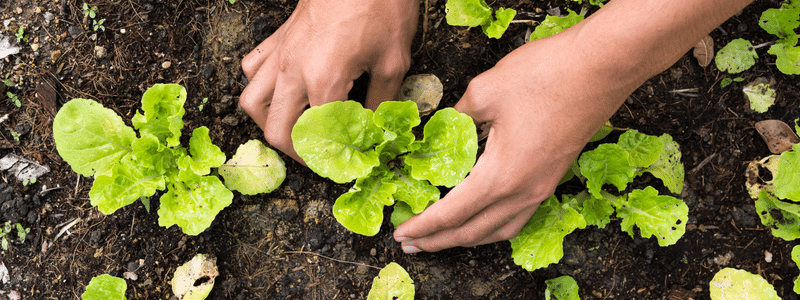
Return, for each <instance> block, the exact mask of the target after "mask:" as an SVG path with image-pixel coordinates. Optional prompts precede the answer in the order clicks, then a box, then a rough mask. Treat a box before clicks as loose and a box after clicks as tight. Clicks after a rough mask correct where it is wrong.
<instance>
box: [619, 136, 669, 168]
mask: <svg viewBox="0 0 800 300" xmlns="http://www.w3.org/2000/svg"><path fill="white" fill-rule="evenodd" d="M617 144H619V146H620V147H622V149H625V151H628V162H630V164H631V165H633V166H636V167H648V166H650V165H652V164H653V163H655V162H656V160H658V158H659V157H660V156H661V152H662V151H663V150H664V143H663V142H662V141H661V140H660V139H659V138H658V137H655V136H652V135H647V134H644V133H639V132H638V131H636V130H634V129H629V130H628V131H625V133H623V134H622V135H621V136H620V137H619V142H617Z"/></svg>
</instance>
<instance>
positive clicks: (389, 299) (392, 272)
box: [367, 263, 414, 300]
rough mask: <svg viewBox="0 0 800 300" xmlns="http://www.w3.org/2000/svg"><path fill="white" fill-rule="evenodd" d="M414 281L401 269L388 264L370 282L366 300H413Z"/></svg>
mask: <svg viewBox="0 0 800 300" xmlns="http://www.w3.org/2000/svg"><path fill="white" fill-rule="evenodd" d="M413 299H414V280H412V279H411V276H410V275H408V272H406V270H405V269H403V267H401V266H400V265H398V264H397V263H390V264H388V265H386V267H383V269H381V272H380V273H378V276H377V277H375V279H374V280H373V281H372V288H371V289H370V290H369V295H367V300H413Z"/></svg>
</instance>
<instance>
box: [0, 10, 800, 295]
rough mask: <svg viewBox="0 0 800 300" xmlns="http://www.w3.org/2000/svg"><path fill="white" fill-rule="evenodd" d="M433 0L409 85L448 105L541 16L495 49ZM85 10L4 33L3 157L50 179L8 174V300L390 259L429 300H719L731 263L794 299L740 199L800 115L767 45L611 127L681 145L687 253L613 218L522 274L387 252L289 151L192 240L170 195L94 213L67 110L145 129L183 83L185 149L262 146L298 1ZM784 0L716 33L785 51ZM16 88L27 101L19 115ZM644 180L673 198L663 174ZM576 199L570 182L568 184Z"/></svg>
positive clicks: (655, 96)
mask: <svg viewBox="0 0 800 300" xmlns="http://www.w3.org/2000/svg"><path fill="white" fill-rule="evenodd" d="M421 2H422V3H421V4H420V5H421V6H422V9H421V11H423V12H425V13H424V14H422V15H421V16H420V22H419V24H420V25H419V26H420V28H419V30H418V33H417V35H416V38H415V41H414V45H413V48H412V54H413V64H412V66H411V70H410V71H409V73H408V74H409V75H412V74H423V73H432V74H435V75H437V76H438V77H439V78H440V79H441V80H442V82H443V84H444V98H443V101H442V104H441V105H440V108H442V107H449V106H453V105H454V104H455V103H456V101H457V100H458V99H459V97H460V96H461V95H462V93H463V92H464V91H465V89H466V87H467V84H468V83H469V81H470V79H471V78H473V77H474V76H476V75H477V74H479V73H480V72H482V71H485V70H487V69H488V68H490V67H492V66H493V65H494V64H495V63H496V62H497V61H498V60H499V59H500V58H502V57H503V56H504V55H506V54H507V53H509V52H510V51H512V50H513V49H515V48H517V47H519V46H520V45H522V44H523V41H524V40H525V34H526V32H527V31H529V30H530V27H529V25H526V23H519V24H512V25H511V28H510V29H509V31H508V32H507V33H506V34H505V35H504V36H503V38H501V39H499V40H495V39H489V38H487V37H485V36H484V35H483V34H482V33H481V32H480V30H479V29H467V28H462V27H452V26H449V25H447V24H446V22H445V21H443V19H444V2H445V1H444V0H426V1H421ZM88 4H89V6H90V7H91V6H97V7H98V10H97V16H96V17H95V20H98V19H105V21H104V22H103V26H104V28H105V30H101V29H100V28H98V30H94V26H93V24H92V19H91V18H87V17H85V16H84V13H83V10H82V5H83V2H79V1H75V0H56V1H43V0H41V1H40V0H4V1H2V2H0V18H2V20H3V26H2V27H0V34H2V36H5V37H11V38H12V39H15V38H14V36H15V34H16V33H18V32H19V28H20V27H22V28H24V38H27V41H22V42H21V43H20V48H21V51H20V52H19V53H18V54H15V55H11V56H9V57H7V58H5V59H4V60H2V61H0V71H1V73H0V76H2V77H3V79H9V80H11V82H13V86H8V87H7V86H5V85H0V92H2V93H0V94H2V95H3V96H0V116H2V119H1V120H2V121H0V122H2V123H1V125H0V136H1V137H2V141H0V148H1V149H0V154H2V155H1V156H6V155H8V154H16V155H19V156H21V157H24V158H27V159H30V160H32V161H34V162H37V163H38V164H41V165H43V166H47V167H49V170H50V171H49V173H47V174H45V175H43V176H41V177H39V178H38V180H37V181H36V182H35V183H32V184H30V183H29V184H27V185H25V184H23V183H22V182H20V181H19V180H17V179H16V178H15V177H14V176H13V175H10V173H9V172H7V171H4V172H2V179H3V181H2V182H0V221H2V222H3V223H5V222H7V221H10V222H12V223H14V224H15V223H19V224H21V225H22V226H23V227H25V228H30V232H29V233H28V234H27V237H26V238H25V241H24V242H21V241H20V239H19V237H18V236H17V234H16V233H15V231H13V232H12V233H11V234H10V235H9V236H8V238H9V239H10V241H11V243H10V245H9V247H8V250H3V251H2V252H0V253H1V254H0V262H2V264H3V265H4V266H5V267H6V268H7V269H8V271H9V276H8V278H7V279H2V278H0V299H78V298H79V297H80V295H81V294H82V293H83V292H84V290H85V287H86V285H87V284H88V283H89V281H90V279H91V278H92V277H94V276H98V275H101V274H111V275H114V276H118V277H123V276H124V277H126V278H127V280H126V281H127V284H128V289H127V293H126V295H127V298H128V299H174V298H175V296H174V295H173V293H172V291H171V287H170V280H171V278H172V276H173V272H174V271H175V269H176V268H177V267H178V266H179V265H181V264H183V263H185V262H187V261H189V260H190V259H191V258H192V257H193V256H194V255H195V254H197V253H207V254H212V255H214V256H215V257H216V259H217V264H218V267H219V274H220V275H219V277H217V278H216V285H215V287H214V290H213V291H212V293H211V295H210V299H365V298H366V296H367V293H368V292H369V289H370V287H371V283H372V279H373V277H375V276H376V275H377V274H378V271H379V270H380V268H382V267H383V266H385V265H386V264H388V263H390V262H397V263H399V264H400V265H401V266H403V267H404V268H405V269H406V270H408V272H409V273H410V275H411V277H412V278H413V279H414V281H415V285H416V298H417V299H542V298H543V294H544V289H545V286H546V285H545V280H547V279H551V278H555V277H558V276H561V275H571V276H573V277H574V278H575V279H576V280H577V282H578V285H579V286H580V295H581V298H582V299H709V298H710V295H709V281H710V280H711V279H712V277H713V276H714V274H715V273H716V272H717V271H719V270H720V269H722V268H724V267H734V268H739V269H744V270H747V271H749V272H751V273H755V274H759V275H761V276H762V277H763V278H765V279H766V280H767V281H769V282H770V283H771V284H772V285H774V286H775V289H776V290H777V292H778V295H779V296H781V298H782V299H796V298H797V295H796V294H794V293H793V292H792V287H793V281H794V279H795V278H796V277H797V275H798V273H800V271H799V270H798V267H797V265H796V264H795V263H793V262H792V261H791V257H790V251H791V247H792V246H793V244H794V243H791V242H786V241H783V240H781V239H779V238H775V237H773V236H772V234H771V233H770V228H767V227H765V226H762V225H761V223H760V221H759V220H758V216H757V215H756V212H755V208H754V205H753V200H752V199H750V197H749V196H748V194H747V192H746V190H745V186H744V183H745V176H744V173H745V167H746V164H747V162H749V161H752V160H757V159H761V158H763V157H765V156H767V155H770V152H769V150H768V148H767V145H766V143H765V142H764V141H763V140H762V139H761V138H760V136H759V135H758V133H757V132H756V131H755V129H754V127H753V124H754V123H755V122H757V121H760V120H765V119H779V120H782V121H784V122H787V123H789V124H792V123H791V122H792V121H793V120H795V119H796V118H798V117H800V109H799V108H800V92H798V90H800V80H798V78H797V77H796V76H787V75H784V74H781V73H780V72H778V70H777V68H776V67H775V63H774V62H775V61H774V57H773V56H771V55H768V54H766V48H764V49H760V50H758V52H759V55H760V58H759V59H758V63H757V64H756V65H755V67H753V68H752V69H750V70H748V71H745V72H743V73H741V74H739V75H738V76H739V77H742V78H743V79H744V81H743V82H741V83H740V82H734V83H732V84H731V85H729V86H727V87H725V88H721V87H720V82H721V80H722V79H723V78H725V77H729V78H733V77H737V76H731V75H727V74H724V73H721V72H719V71H718V70H717V69H716V68H715V67H714V66H713V64H712V65H711V66H708V67H701V66H700V65H699V64H698V61H697V60H696V59H695V58H694V57H692V55H691V52H689V53H687V54H686V55H685V56H684V57H683V58H681V59H680V60H679V61H678V62H677V63H676V64H675V65H673V66H672V67H671V68H669V69H668V70H666V71H664V72H663V73H661V74H659V75H657V76H655V77H653V78H652V79H650V80H649V81H647V82H646V83H645V84H643V85H642V86H641V87H640V88H639V89H638V90H636V91H635V92H634V93H633V94H632V95H631V96H630V98H629V99H628V100H627V101H626V103H625V104H624V105H623V106H622V107H621V108H620V110H619V111H618V112H617V113H616V114H615V115H614V117H613V118H612V119H611V121H612V123H613V124H614V125H615V126H617V127H622V128H634V129H637V130H639V131H640V132H643V133H647V134H652V135H660V134H662V133H668V134H670V135H672V137H673V138H674V139H675V141H677V142H678V143H679V144H680V147H681V151H682V154H683V157H682V161H683V163H684V165H685V169H686V184H685V186H686V188H685V190H684V191H683V193H681V194H680V195H676V196H678V197H680V198H681V199H683V200H684V201H685V202H686V203H687V205H688V206H689V221H688V223H687V226H686V234H685V235H684V236H683V238H681V239H680V240H679V241H678V242H677V244H675V245H672V246H669V247H659V246H658V244H657V242H656V240H655V239H654V238H651V239H645V238H641V237H633V238H632V237H631V236H629V235H628V234H626V233H624V232H622V231H621V230H620V229H619V223H620V221H619V220H616V219H614V220H613V221H612V222H611V224H609V225H608V226H607V227H606V228H605V229H598V228H596V227H588V228H586V229H582V230H576V231H575V232H573V233H572V234H570V235H568V236H567V238H566V239H565V241H564V258H563V259H562V260H561V261H560V262H559V263H558V264H552V265H550V266H549V267H548V268H545V269H540V270H536V271H533V272H529V271H526V270H524V269H522V268H521V267H519V266H517V265H515V264H514V262H513V260H512V259H511V248H510V245H509V243H508V242H499V243H494V244H489V245H483V246H479V247H473V248H455V249H449V250H445V251H441V252H437V253H422V254H416V255H406V254H404V253H403V252H402V251H401V250H400V247H399V244H398V243H396V242H394V240H393V239H392V236H391V233H392V228H391V225H390V223H389V222H388V220H386V221H385V222H384V226H383V228H382V229H381V232H380V233H379V234H377V235H376V236H374V237H365V236H359V235H356V234H353V233H351V232H349V231H348V230H346V229H345V228H344V227H342V226H341V225H339V224H338V223H337V222H336V221H335V220H334V219H333V218H332V215H331V206H332V203H333V201H334V200H335V199H336V198H337V197H338V196H339V195H341V194H342V193H344V192H345V191H347V189H348V188H349V186H348V185H339V184H335V183H333V182H332V181H329V180H327V179H324V178H321V177H319V176H317V175H315V174H314V173H312V172H311V171H309V170H308V169H307V168H305V167H303V166H302V165H300V164H298V163H296V162H294V161H292V160H291V159H290V158H289V157H287V156H282V157H283V159H284V160H285V161H286V163H287V174H288V175H287V178H286V180H285V181H284V183H283V185H282V186H281V187H280V188H278V189H277V190H275V191H273V192H272V193H269V194H262V195H257V196H244V195H240V194H238V193H235V195H236V196H235V198H234V200H233V204H232V205H231V206H229V207H228V208H226V209H225V210H223V211H222V212H221V213H220V214H219V216H218V217H217V218H216V220H215V221H214V223H213V224H212V226H211V227H210V228H209V229H208V230H206V231H205V232H203V233H201V234H199V235H197V236H188V235H185V234H183V233H181V231H180V229H179V228H177V227H175V226H173V227H171V228H163V227H159V226H158V217H157V214H156V213H155V212H156V210H157V209H158V205H159V203H158V197H159V196H160V193H159V194H156V195H155V196H154V197H152V199H151V205H152V207H151V209H150V212H148V211H147V210H146V209H145V207H144V205H142V204H141V203H140V202H138V201H137V202H136V203H134V204H132V205H130V206H128V207H125V208H123V209H120V210H119V211H117V212H116V213H114V214H112V215H104V214H102V213H100V212H99V211H98V210H97V209H96V208H95V207H93V206H92V205H91V204H90V203H89V198H88V191H89V189H90V188H91V184H92V179H91V178H84V177H81V176H79V175H77V174H76V173H74V172H73V171H72V170H71V168H70V167H69V165H67V164H66V163H65V162H64V161H63V160H62V159H61V158H60V157H59V155H58V153H57V152H56V147H55V143H54V142H53V138H52V128H51V126H52V121H53V118H54V116H55V114H56V112H57V111H58V109H59V108H60V107H61V106H62V105H63V104H64V103H65V102H66V101H68V100H70V99H73V98H91V99H95V100H97V101H99V102H101V103H102V104H103V105H105V106H106V107H108V108H111V109H113V110H114V111H116V112H117V113H119V114H120V115H121V116H123V119H124V120H125V121H126V122H128V124H130V119H131V117H132V116H133V115H134V114H135V112H136V111H137V110H138V109H139V108H140V103H139V100H140V99H141V95H142V93H143V92H144V91H145V90H146V89H147V88H148V87H150V86H152V85H153V84H156V83H180V84H182V85H184V86H185V87H186V88H187V90H188V93H189V96H188V100H187V102H186V105H185V108H186V115H185V117H184V121H185V124H186V125H185V127H184V130H183V131H184V132H183V136H184V141H183V142H186V141H185V139H186V137H187V136H189V134H190V132H191V130H192V129H194V128H196V127H199V126H207V127H209V128H210V129H211V138H212V140H213V141H214V143H216V144H217V145H219V146H220V148H221V149H222V150H223V151H224V152H225V153H226V154H227V156H228V157H230V156H232V155H233V153H234V151H235V149H236V147H238V145H240V144H242V143H244V142H246V141H247V140H250V139H261V140H262V141H263V136H262V133H261V131H260V130H259V129H258V127H257V126H256V125H255V124H254V123H253V122H252V121H250V120H249V118H247V116H246V115H245V114H243V113H242V112H241V110H240V109H238V108H237V102H238V95H239V94H240V93H241V91H242V89H243V88H244V86H245V85H246V84H247V81H246V78H244V77H243V75H242V71H241V69H240V66H239V61H240V59H241V58H242V57H243V55H244V54H246V53H247V52H248V51H249V49H252V48H253V46H254V45H256V44H257V43H258V42H259V41H261V40H263V39H264V38H266V37H267V36H269V35H270V34H271V33H272V32H273V31H274V30H275V29H276V28H277V27H278V26H279V25H280V24H282V22H283V21H284V20H286V19H287V18H288V16H289V15H290V14H291V12H292V10H293V9H294V7H295V6H296V4H297V3H296V1H274V0H263V1H249V0H239V1H236V3H235V4H230V3H228V2H227V1H221V0H217V1H213V0H176V1H163V0H123V1H114V0H100V1H90V2H88ZM491 5H493V6H495V7H499V6H505V7H511V8H514V9H516V10H517V11H518V12H519V14H518V16H517V19H525V20H535V21H541V20H543V19H544V16H545V14H546V11H547V10H548V9H551V8H560V9H561V11H565V9H566V8H571V9H573V10H576V11H578V10H580V9H581V7H580V6H579V5H577V4H574V3H572V2H570V3H566V2H563V1H499V2H497V3H492V4H491ZM778 5H779V4H778V3H776V2H775V1H757V2H756V3H754V4H752V5H750V6H749V7H748V8H746V9H745V10H744V11H743V12H742V13H740V14H739V15H737V16H735V17H733V18H731V19H730V20H728V21H727V22H726V23H724V24H723V25H722V26H720V27H719V28H718V29H716V30H714V31H713V32H712V33H711V37H713V39H714V42H715V45H716V46H715V50H718V49H720V48H721V46H722V45H724V44H726V43H727V42H729V41H731V40H733V39H736V38H745V39H748V40H750V41H751V42H752V43H753V44H759V43H763V42H768V41H771V40H772V39H773V37H772V36H770V35H768V34H766V33H765V32H764V31H763V30H762V29H761V28H760V27H759V26H758V24H757V21H758V18H759V16H760V13H761V12H762V11H763V10H765V9H767V8H773V7H778ZM587 8H589V10H590V12H593V11H596V9H597V8H596V7H587ZM424 25H427V27H423V26H424ZM757 77H766V78H769V79H773V80H774V81H775V84H774V86H775V87H776V88H777V91H778V98H777V104H776V105H775V106H774V107H772V108H771V109H770V110H769V111H768V112H767V113H755V112H753V111H751V110H750V109H749V108H748V105H747V101H746V99H745V98H744V96H743V94H742V92H741V88H742V87H743V85H744V84H745V83H747V82H750V81H752V80H754V79H755V78H757ZM359 82H360V83H357V84H356V86H355V88H354V90H353V93H352V97H354V98H355V99H359V98H363V95H364V93H365V92H364V91H365V87H364V82H366V80H360V81H359ZM679 90H681V91H679ZM5 92H11V93H13V94H14V95H16V96H17V97H18V99H19V100H20V104H21V106H20V107H17V106H16V105H15V104H14V103H13V101H11V99H8V98H7V97H6V96H5V95H6V93H5ZM205 98H207V99H208V100H207V103H204V102H203V99H205ZM201 105H203V108H204V109H201ZM532 117H534V116H532ZM12 132H15V133H16V134H19V136H18V138H17V139H15V138H14V135H12ZM616 135H618V133H617V134H614V135H612V136H611V137H610V138H609V140H611V141H614V140H615V138H616V137H615V136H616ZM594 146H596V145H595V144H590V145H587V148H591V147H594ZM639 182H640V183H638V184H639V185H642V186H643V185H653V186H655V187H657V188H659V189H660V190H661V191H662V193H664V192H665V191H666V189H664V187H663V186H662V185H661V183H660V181H659V180H657V179H654V178H652V177H647V176H645V177H644V179H642V180H640V181H639ZM578 188H579V187H578V186H577V184H566V185H565V186H564V187H561V188H560V190H564V191H566V192H574V191H575V190H577V189H578ZM389 212H390V211H389V210H388V209H387V211H386V215H387V218H388V213H389ZM767 256H771V259H768V258H767Z"/></svg>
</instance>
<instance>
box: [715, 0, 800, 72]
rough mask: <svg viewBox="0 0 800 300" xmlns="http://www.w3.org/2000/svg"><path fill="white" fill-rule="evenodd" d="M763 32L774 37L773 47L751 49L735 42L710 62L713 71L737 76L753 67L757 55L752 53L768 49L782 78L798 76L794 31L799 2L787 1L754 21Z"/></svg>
mask: <svg viewBox="0 0 800 300" xmlns="http://www.w3.org/2000/svg"><path fill="white" fill-rule="evenodd" d="M758 25H759V26H761V28H762V29H764V31H766V32H768V33H770V34H772V35H775V36H776V37H777V40H776V41H775V42H774V43H765V44H761V45H757V46H753V44H752V43H750V41H748V40H745V39H735V40H733V41H731V42H730V43H728V44H727V45H725V47H723V48H722V49H720V50H719V52H717V56H716V57H717V58H716V59H714V61H715V63H716V65H717V68H718V69H720V70H721V71H727V72H729V73H739V72H742V71H744V70H747V69H749V68H750V67H752V66H753V65H754V64H755V59H756V58H758V54H757V53H756V51H755V49H756V48H760V47H763V46H768V45H770V44H771V45H772V46H770V48H769V51H767V53H769V54H772V55H775V56H776V60H775V65H776V66H777V67H778V70H779V71H781V72H782V73H784V74H794V75H797V74H800V47H798V46H797V42H798V37H797V33H796V32H795V30H796V29H797V28H798V27H800V0H791V1H790V2H786V3H784V4H783V5H781V7H780V8H771V9H767V10H765V11H764V12H763V13H762V14H761V18H760V19H759V20H758Z"/></svg>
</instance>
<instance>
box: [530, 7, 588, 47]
mask: <svg viewBox="0 0 800 300" xmlns="http://www.w3.org/2000/svg"><path fill="white" fill-rule="evenodd" d="M567 11H568V12H569V14H568V15H566V16H564V17H558V16H550V15H548V16H546V17H545V18H544V21H542V23H541V24H539V25H537V26H536V29H534V30H533V32H532V33H531V37H530V39H529V41H534V40H538V39H542V38H546V37H548V36H551V35H554V34H556V33H559V32H562V31H564V30H565V29H567V28H570V27H572V26H573V25H575V24H578V22H580V21H583V19H584V16H585V15H586V10H582V11H581V13H580V14H579V13H576V12H574V11H572V10H571V9H567Z"/></svg>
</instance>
